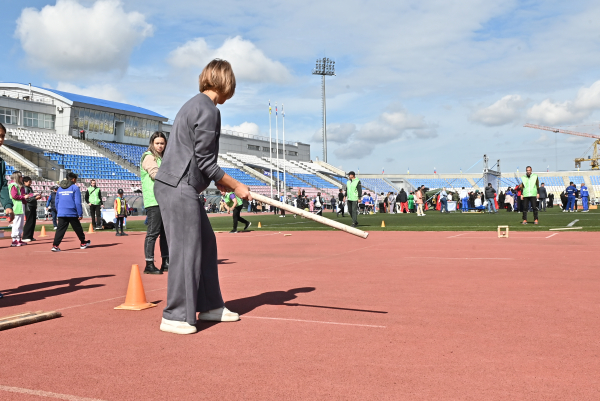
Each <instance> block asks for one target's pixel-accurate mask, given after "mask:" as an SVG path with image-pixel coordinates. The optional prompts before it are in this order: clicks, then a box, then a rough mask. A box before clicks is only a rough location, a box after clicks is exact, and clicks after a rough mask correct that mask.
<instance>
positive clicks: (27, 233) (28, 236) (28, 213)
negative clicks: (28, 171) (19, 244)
mask: <svg viewBox="0 0 600 401" xmlns="http://www.w3.org/2000/svg"><path fill="white" fill-rule="evenodd" d="M23 186H24V188H25V194H26V195H29V198H28V199H27V203H26V204H25V219H26V221H25V227H24V228H23V242H31V241H35V238H33V233H34V232H35V222H36V221H37V201H38V199H40V198H41V197H42V196H41V195H40V194H34V193H33V189H32V188H31V177H23Z"/></svg>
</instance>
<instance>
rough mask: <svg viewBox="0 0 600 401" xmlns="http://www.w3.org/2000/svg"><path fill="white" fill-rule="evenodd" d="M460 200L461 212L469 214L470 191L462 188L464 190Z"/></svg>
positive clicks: (461, 191)
mask: <svg viewBox="0 0 600 401" xmlns="http://www.w3.org/2000/svg"><path fill="white" fill-rule="evenodd" d="M460 200H461V208H460V211H461V212H468V211H469V191H467V190H466V189H465V187H462V189H461V190H460Z"/></svg>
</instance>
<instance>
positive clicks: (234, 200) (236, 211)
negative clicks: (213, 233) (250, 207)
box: [221, 191, 252, 234]
mask: <svg viewBox="0 0 600 401" xmlns="http://www.w3.org/2000/svg"><path fill="white" fill-rule="evenodd" d="M221 196H222V197H223V201H224V202H225V203H226V204H227V206H228V207H229V208H231V209H232V210H233V230H231V231H229V233H230V234H237V232H238V230H237V226H238V221H239V222H242V223H244V224H245V226H244V231H246V230H247V229H248V227H250V224H252V223H250V222H249V221H248V220H246V219H245V218H243V217H241V213H242V208H243V206H244V201H243V200H242V199H241V198H240V197H238V196H237V195H236V194H235V193H233V192H227V193H225V192H224V191H221Z"/></svg>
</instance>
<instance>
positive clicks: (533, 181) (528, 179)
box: [521, 166, 540, 224]
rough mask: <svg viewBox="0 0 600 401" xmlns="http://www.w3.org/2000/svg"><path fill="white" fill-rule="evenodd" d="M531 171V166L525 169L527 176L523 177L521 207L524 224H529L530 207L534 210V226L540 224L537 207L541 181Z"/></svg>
mask: <svg viewBox="0 0 600 401" xmlns="http://www.w3.org/2000/svg"><path fill="white" fill-rule="evenodd" d="M531 171H532V170H531V166H527V168H526V169H525V175H524V176H523V177H521V181H522V184H521V186H522V192H521V205H522V207H523V224H527V211H528V210H529V206H530V205H531V207H532V208H533V224H538V207H537V205H538V199H539V197H540V194H539V192H538V188H539V187H540V181H539V180H538V176H537V174H532V173H531Z"/></svg>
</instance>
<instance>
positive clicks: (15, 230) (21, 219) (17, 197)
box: [8, 171, 31, 246]
mask: <svg viewBox="0 0 600 401" xmlns="http://www.w3.org/2000/svg"><path fill="white" fill-rule="evenodd" d="M10 178H11V181H10V184H8V189H9V193H10V198H11V200H12V202H13V212H14V214H15V219H14V221H13V225H12V233H11V237H12V243H11V244H10V246H22V245H27V243H26V242H23V241H22V239H23V225H24V224H25V204H26V203H27V199H29V198H30V196H31V195H26V194H25V188H24V187H23V176H22V175H21V172H20V171H15V172H14V173H12V175H11V176H10Z"/></svg>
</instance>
